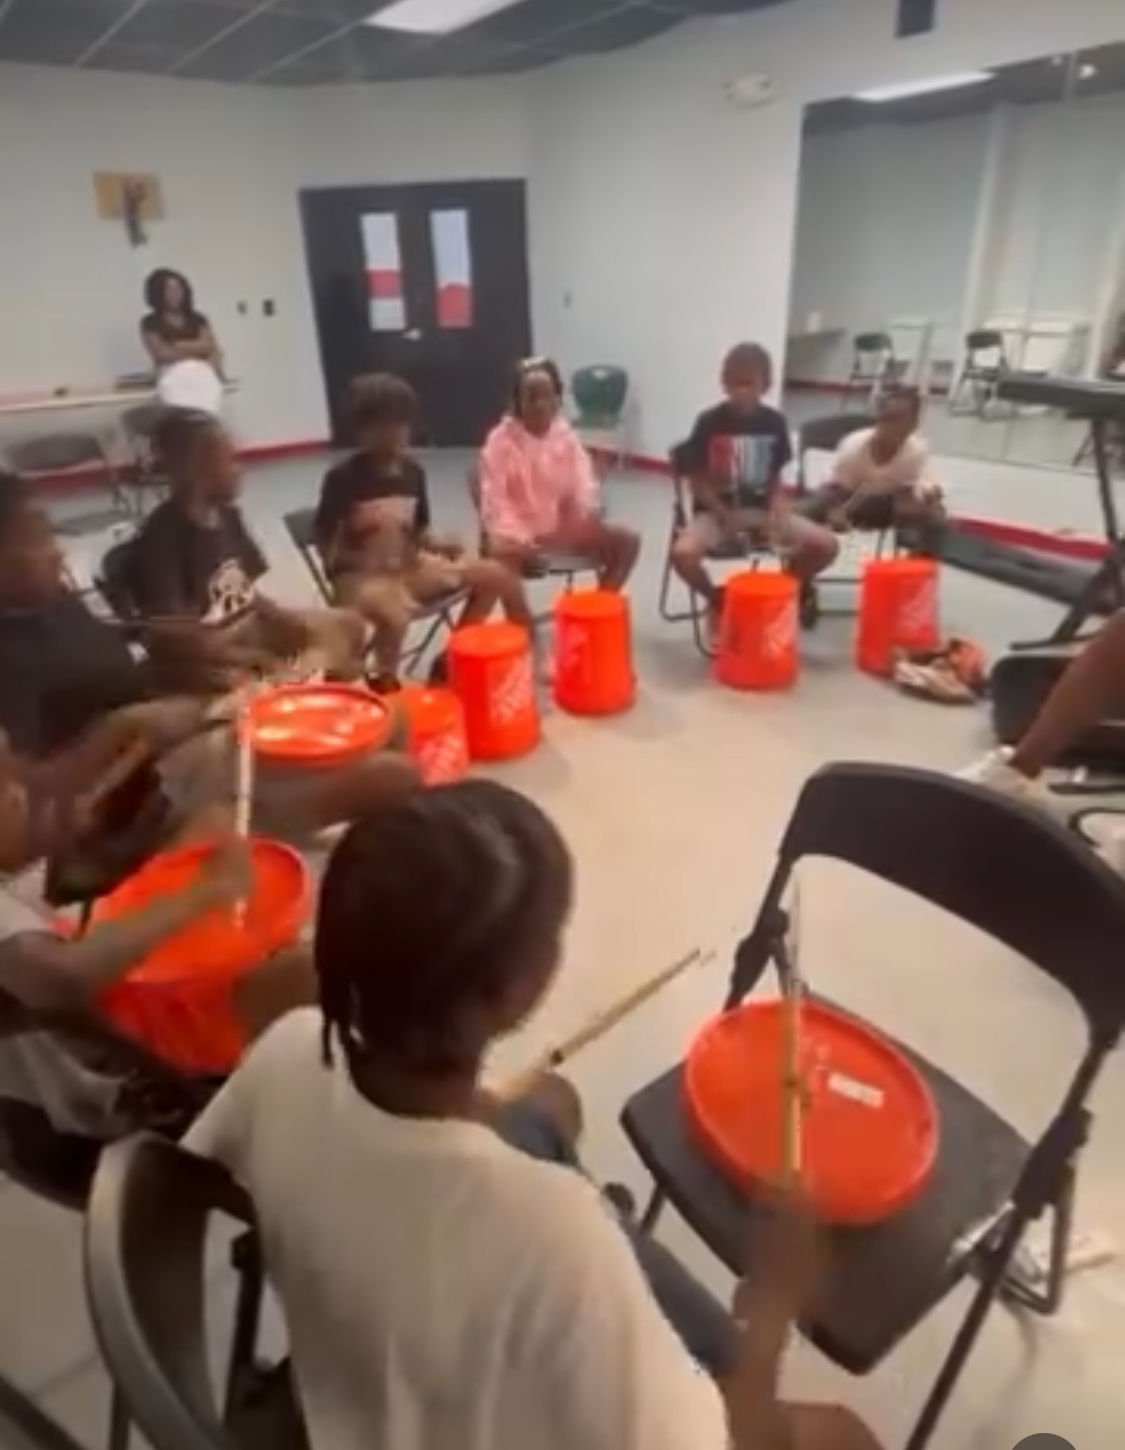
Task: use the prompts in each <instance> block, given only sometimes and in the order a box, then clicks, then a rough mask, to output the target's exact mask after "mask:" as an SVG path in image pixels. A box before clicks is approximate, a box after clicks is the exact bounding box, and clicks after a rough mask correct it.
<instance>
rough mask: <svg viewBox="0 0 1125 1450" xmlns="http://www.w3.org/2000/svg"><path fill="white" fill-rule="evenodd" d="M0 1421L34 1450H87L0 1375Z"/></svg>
mask: <svg viewBox="0 0 1125 1450" xmlns="http://www.w3.org/2000/svg"><path fill="white" fill-rule="evenodd" d="M0 1419H2V1420H7V1421H8V1422H9V1423H10V1424H12V1425H14V1426H15V1427H16V1429H17V1430H18V1432H19V1434H20V1435H21V1436H22V1438H23V1439H24V1440H26V1441H27V1442H28V1443H29V1444H30V1445H32V1446H34V1447H35V1450H86V1447H85V1446H82V1445H79V1443H78V1441H77V1440H75V1439H74V1438H73V1436H71V1435H70V1434H69V1433H68V1432H67V1431H66V1430H64V1429H63V1427H62V1426H61V1425H60V1424H59V1423H58V1421H57V1420H54V1419H52V1418H51V1416H50V1415H47V1414H45V1413H44V1411H42V1410H41V1409H40V1408H39V1406H38V1405H37V1404H35V1402H34V1401H33V1400H30V1399H29V1398H28V1397H27V1395H25V1394H24V1393H23V1392H22V1391H21V1390H18V1389H16V1387H15V1385H14V1384H12V1383H11V1381H10V1380H7V1379H5V1378H4V1377H3V1376H2V1375H0Z"/></svg>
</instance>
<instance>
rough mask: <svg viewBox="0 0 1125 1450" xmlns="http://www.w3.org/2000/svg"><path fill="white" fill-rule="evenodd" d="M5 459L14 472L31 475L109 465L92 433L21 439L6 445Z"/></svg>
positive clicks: (60, 434)
mask: <svg viewBox="0 0 1125 1450" xmlns="http://www.w3.org/2000/svg"><path fill="white" fill-rule="evenodd" d="M5 453H6V454H7V457H8V462H9V463H10V465H11V466H12V468H14V469H15V471H16V472H17V473H22V474H24V475H25V476H27V477H29V478H34V477H35V475H36V474H40V473H66V472H68V471H69V470H70V469H72V468H82V467H83V466H84V465H86V464H95V465H97V466H98V467H99V468H106V467H108V464H109V460H108V459H107V458H106V453H105V449H104V448H103V447H102V444H101V440H100V439H99V438H97V437H95V435H94V434H92V433H47V434H43V435H42V436H41V437H37V438H21V439H20V440H19V441H18V442H15V443H9V444H7V445H6V446H5Z"/></svg>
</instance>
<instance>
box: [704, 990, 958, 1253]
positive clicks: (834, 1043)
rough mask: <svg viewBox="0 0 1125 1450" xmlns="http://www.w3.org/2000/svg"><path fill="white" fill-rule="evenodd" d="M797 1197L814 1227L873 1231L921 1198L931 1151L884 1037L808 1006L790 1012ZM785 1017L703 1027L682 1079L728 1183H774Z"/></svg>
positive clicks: (761, 1004) (777, 1009)
mask: <svg viewBox="0 0 1125 1450" xmlns="http://www.w3.org/2000/svg"><path fill="white" fill-rule="evenodd" d="M799 1011H800V1026H799V1054H800V1065H799V1071H800V1075H801V1081H802V1087H803V1098H802V1103H803V1106H802V1112H801V1187H802V1190H803V1192H804V1193H805V1195H806V1197H807V1198H808V1199H809V1201H810V1205H811V1207H812V1208H813V1209H814V1211H815V1212H816V1214H817V1216H818V1217H819V1218H821V1219H822V1220H823V1221H824V1222H825V1223H833V1224H856V1225H858V1224H873V1223H879V1222H880V1221H881V1220H883V1219H885V1218H889V1217H890V1216H891V1214H893V1213H896V1212H898V1210H899V1209H902V1208H905V1207H906V1205H907V1204H908V1203H910V1202H911V1201H912V1200H913V1199H914V1198H916V1197H917V1195H918V1194H919V1193H921V1191H922V1189H923V1188H924V1187H925V1185H926V1181H927V1179H928V1178H929V1176H930V1173H931V1171H932V1169H933V1166H934V1162H935V1160H936V1158H937V1149H938V1113H937V1107H936V1105H935V1103H934V1100H933V1097H932V1096H931V1094H930V1090H929V1088H928V1087H927V1086H926V1083H925V1081H924V1080H923V1078H922V1077H921V1075H920V1074H919V1072H918V1071H917V1070H916V1069H915V1067H914V1066H913V1065H912V1064H911V1063H910V1062H909V1061H908V1060H907V1058H906V1057H905V1056H904V1055H903V1054H902V1053H901V1052H900V1051H899V1050H898V1049H897V1048H896V1047H894V1046H893V1045H892V1044H891V1043H890V1042H888V1041H887V1040H886V1039H885V1038H884V1037H882V1036H880V1035H879V1034H878V1033H877V1032H875V1031H874V1030H873V1029H872V1028H870V1027H868V1026H866V1025H865V1024H864V1023H862V1022H858V1021H856V1019H855V1018H854V1017H849V1016H848V1015H847V1014H846V1013H843V1012H837V1011H834V1010H833V1009H832V1008H831V1007H828V1006H826V1005H825V1004H824V1003H821V1002H817V1001H808V1000H806V1001H804V1002H802V1003H801V1005H800V1008H799ZM784 1063H785V1009H784V1006H783V1003H782V1002H781V1001H779V1000H773V1001H768V1000H765V1001H761V1000H756V1001H753V1002H744V1003H743V1004H742V1005H741V1006H739V1007H736V1008H734V1009H733V1010H732V1011H730V1012H725V1013H724V1014H723V1015H722V1016H720V1017H716V1018H715V1019H714V1020H713V1021H711V1022H709V1023H708V1024H707V1026H706V1027H704V1028H703V1030H702V1032H700V1033H699V1035H698V1037H697V1038H696V1039H695V1042H694V1043H693V1044H692V1047H691V1051H690V1052H689V1054H688V1058H687V1062H686V1064H685V1068H684V1080H683V1085H684V1094H685V1107H686V1111H687V1116H688V1120H689V1122H690V1123H691V1125H692V1129H693V1132H694V1134H695V1136H696V1138H697V1139H698V1141H699V1142H700V1144H701V1145H702V1146H703V1147H704V1148H705V1149H706V1151H707V1153H708V1155H709V1156H710V1157H711V1158H713V1159H714V1161H715V1162H716V1163H717V1164H718V1166H719V1167H720V1168H721V1169H722V1170H723V1171H724V1172H725V1173H726V1174H727V1175H728V1176H729V1177H731V1178H732V1179H733V1180H734V1181H735V1182H736V1183H737V1184H739V1185H741V1186H742V1187H744V1188H746V1189H747V1190H750V1189H752V1188H753V1187H755V1186H762V1185H767V1184H776V1183H778V1182H779V1181H781V1178H782V1173H783V1168H784V1164H783V1162H782V1151H783V1141H784V1114H785V1092H784V1089H783V1086H782V1083H783V1069H784Z"/></svg>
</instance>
